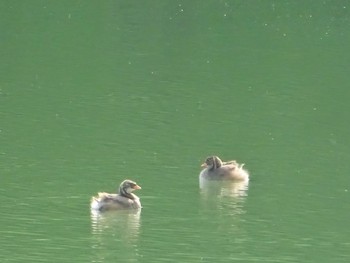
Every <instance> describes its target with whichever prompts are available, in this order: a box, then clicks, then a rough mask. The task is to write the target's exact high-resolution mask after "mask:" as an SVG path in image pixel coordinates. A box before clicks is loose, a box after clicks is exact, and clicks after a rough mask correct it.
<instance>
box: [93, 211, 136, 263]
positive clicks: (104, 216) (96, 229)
mask: <svg viewBox="0 0 350 263" xmlns="http://www.w3.org/2000/svg"><path fill="white" fill-rule="evenodd" d="M140 217H141V209H136V210H119V211H108V212H99V211H96V210H91V229H92V241H93V243H92V249H93V255H94V256H93V259H92V262H110V261H109V260H112V259H113V260H115V259H118V260H121V261H123V259H124V258H125V259H128V261H129V262H130V261H131V262H133V261H135V262H137V261H138V258H139V255H138V239H139V233H140V225H141V223H140Z"/></svg>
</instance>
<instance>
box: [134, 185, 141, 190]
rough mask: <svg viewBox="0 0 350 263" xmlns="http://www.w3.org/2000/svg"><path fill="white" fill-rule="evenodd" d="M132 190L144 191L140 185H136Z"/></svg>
mask: <svg viewBox="0 0 350 263" xmlns="http://www.w3.org/2000/svg"><path fill="white" fill-rule="evenodd" d="M132 189H134V190H140V189H142V188H141V186H139V185H135V186H134V187H133V188H132Z"/></svg>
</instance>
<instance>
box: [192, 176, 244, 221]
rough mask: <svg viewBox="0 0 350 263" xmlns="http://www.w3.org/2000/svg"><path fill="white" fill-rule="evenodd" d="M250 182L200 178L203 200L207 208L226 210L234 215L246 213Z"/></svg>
mask: <svg viewBox="0 0 350 263" xmlns="http://www.w3.org/2000/svg"><path fill="white" fill-rule="evenodd" d="M248 186H249V181H239V182H236V181H229V180H226V181H215V180H207V179H205V178H203V177H200V178H199V188H200V194H201V199H202V201H203V202H204V204H205V205H206V206H207V207H211V208H214V207H217V208H218V209H225V210H228V209H229V210H228V211H230V212H231V213H232V214H242V213H244V212H245V211H244V207H243V204H244V202H245V199H246V197H247V195H248Z"/></svg>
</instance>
